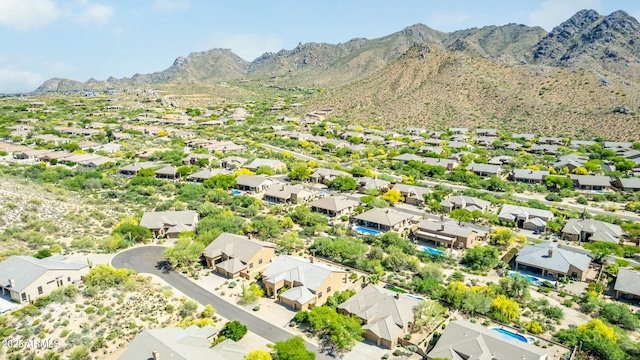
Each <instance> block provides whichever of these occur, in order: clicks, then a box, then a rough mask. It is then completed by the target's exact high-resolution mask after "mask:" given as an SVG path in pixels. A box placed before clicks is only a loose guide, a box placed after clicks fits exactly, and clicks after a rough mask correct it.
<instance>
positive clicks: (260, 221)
mask: <svg viewBox="0 0 640 360" xmlns="http://www.w3.org/2000/svg"><path fill="white" fill-rule="evenodd" d="M251 228H252V229H253V232H254V233H255V234H256V235H258V237H260V238H262V239H271V238H275V237H276V236H278V235H280V234H281V233H282V224H281V223H280V221H279V220H278V219H277V218H276V217H274V216H272V215H258V216H256V217H254V218H253V219H251Z"/></svg>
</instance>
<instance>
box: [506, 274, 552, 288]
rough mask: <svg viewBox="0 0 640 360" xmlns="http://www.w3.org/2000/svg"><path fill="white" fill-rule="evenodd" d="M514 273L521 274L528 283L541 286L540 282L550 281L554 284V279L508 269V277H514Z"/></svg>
mask: <svg viewBox="0 0 640 360" xmlns="http://www.w3.org/2000/svg"><path fill="white" fill-rule="evenodd" d="M516 274H520V276H522V277H523V278H525V279H527V280H529V282H530V283H532V284H534V285H536V286H542V283H543V282H545V281H548V282H550V283H551V284H554V285H555V281H553V280H547V279H543V278H539V277H536V276H533V275H528V274H523V273H521V272H517V271H509V277H514V276H516Z"/></svg>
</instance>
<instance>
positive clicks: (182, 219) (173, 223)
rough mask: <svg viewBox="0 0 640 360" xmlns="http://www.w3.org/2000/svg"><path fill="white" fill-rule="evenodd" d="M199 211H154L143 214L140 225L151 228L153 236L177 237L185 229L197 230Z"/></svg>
mask: <svg viewBox="0 0 640 360" xmlns="http://www.w3.org/2000/svg"><path fill="white" fill-rule="evenodd" d="M198 219H199V216H198V213H197V212H196V211H194V210H181V211H152V212H146V213H144V214H142V219H140V226H142V227H146V228H147V229H149V230H151V232H152V233H153V236H155V237H162V236H165V235H166V236H167V238H169V239H175V238H177V237H178V235H179V234H180V233H182V232H185V231H195V228H196V225H197V224H198Z"/></svg>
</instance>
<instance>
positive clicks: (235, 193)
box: [231, 190, 242, 195]
mask: <svg viewBox="0 0 640 360" xmlns="http://www.w3.org/2000/svg"><path fill="white" fill-rule="evenodd" d="M231 194H232V195H240V194H242V191H240V190H231Z"/></svg>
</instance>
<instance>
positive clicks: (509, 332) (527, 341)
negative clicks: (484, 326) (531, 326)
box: [491, 328, 535, 343]
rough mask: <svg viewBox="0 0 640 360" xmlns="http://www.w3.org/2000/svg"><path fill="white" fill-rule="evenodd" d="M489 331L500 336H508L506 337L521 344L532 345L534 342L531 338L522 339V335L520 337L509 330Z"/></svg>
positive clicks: (495, 329)
mask: <svg viewBox="0 0 640 360" xmlns="http://www.w3.org/2000/svg"><path fill="white" fill-rule="evenodd" d="M491 330H493V331H495V332H497V333H500V334H502V335H505V336H508V337H510V338H512V339H516V340H518V341H522V342H523V343H532V342H534V341H535V340H534V339H533V338H527V337H524V336H523V335H520V334H518V333H514V332H513V331H509V330H506V329H501V328H493V329H491Z"/></svg>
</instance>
